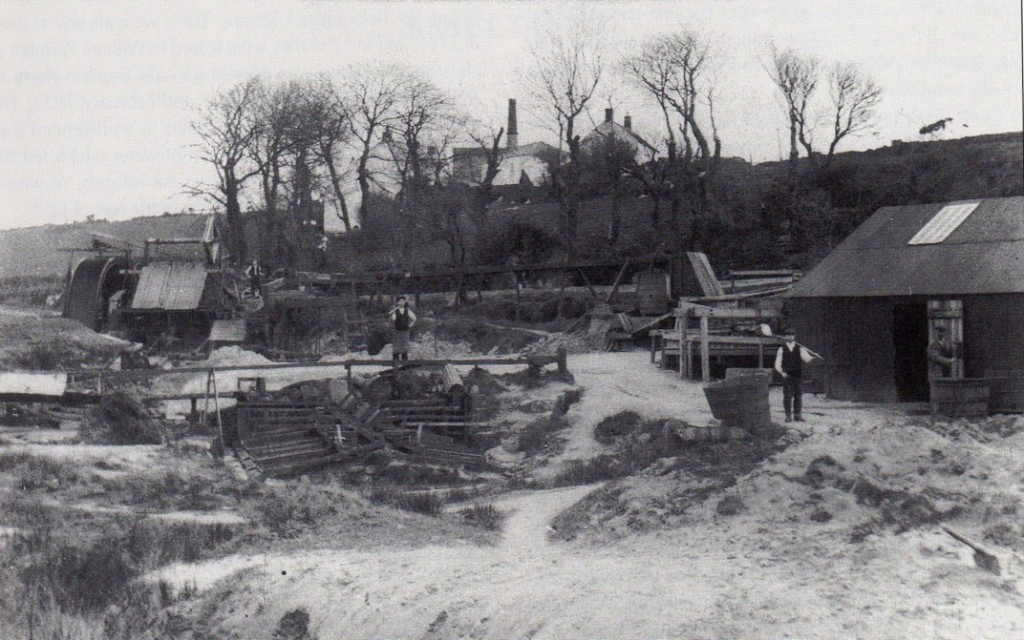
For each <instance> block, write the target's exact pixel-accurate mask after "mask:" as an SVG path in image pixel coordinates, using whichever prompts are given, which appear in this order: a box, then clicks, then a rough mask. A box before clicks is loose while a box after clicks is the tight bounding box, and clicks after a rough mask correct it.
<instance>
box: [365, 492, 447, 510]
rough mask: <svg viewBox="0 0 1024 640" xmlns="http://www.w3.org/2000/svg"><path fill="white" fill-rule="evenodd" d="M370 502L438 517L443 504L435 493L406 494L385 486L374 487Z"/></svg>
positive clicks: (442, 499)
mask: <svg viewBox="0 0 1024 640" xmlns="http://www.w3.org/2000/svg"><path fill="white" fill-rule="evenodd" d="M370 501H371V502H375V503H377V504H384V505H387V506H389V507H394V508H395V509H401V510H403V511H412V512H414V513H422V514H423V515H428V516H437V515H440V514H441V511H442V510H443V509H444V502H445V501H444V498H443V497H441V496H439V495H437V494H436V493H430V492H415V493H407V492H402V491H397V490H396V489H394V488H393V487H387V486H380V487H375V488H374V490H373V492H372V493H371V494H370Z"/></svg>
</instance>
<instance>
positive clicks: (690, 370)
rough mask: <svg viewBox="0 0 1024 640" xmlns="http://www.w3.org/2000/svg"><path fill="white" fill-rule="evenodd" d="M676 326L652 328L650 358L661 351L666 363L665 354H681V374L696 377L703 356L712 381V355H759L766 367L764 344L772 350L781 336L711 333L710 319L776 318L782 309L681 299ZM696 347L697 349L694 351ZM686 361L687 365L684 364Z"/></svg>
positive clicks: (704, 368) (702, 365)
mask: <svg viewBox="0 0 1024 640" xmlns="http://www.w3.org/2000/svg"><path fill="white" fill-rule="evenodd" d="M674 315H675V317H676V326H675V327H674V328H672V329H655V330H652V331H650V337H651V362H652V363H653V362H656V361H657V355H658V353H659V352H660V354H661V366H662V367H663V368H664V367H665V366H666V359H665V356H666V355H668V356H676V357H678V358H679V376H680V377H683V375H684V374H685V375H686V376H687V377H688V378H690V379H691V380H692V379H693V377H694V364H695V361H696V358H697V357H699V358H700V369H701V379H702V381H703V382H710V381H711V357H712V356H716V357H723V356H753V355H756V356H757V361H758V366H759V367H764V358H765V347H768V348H769V350H771V349H772V348H774V347H778V346H779V344H780V339H779V338H778V337H776V336H759V335H734V334H729V333H724V334H723V333H712V328H711V321H712V320H713V319H714V320H724V321H731V322H735V321H746V322H753V321H757V320H767V321H771V320H777V319H779V318H781V317H782V313H781V312H779V311H776V310H774V309H739V308H722V307H708V306H704V305H698V304H693V303H688V302H682V303H680V307H679V308H678V309H676V310H675V312H674ZM691 319H698V321H699V328H698V329H692V328H690V327H689V324H690V320H691ZM695 349H697V350H698V351H697V352H696V353H695ZM684 364H685V368H684Z"/></svg>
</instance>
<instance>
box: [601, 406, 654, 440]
mask: <svg viewBox="0 0 1024 640" xmlns="http://www.w3.org/2000/svg"><path fill="white" fill-rule="evenodd" d="M642 421H643V418H641V417H640V416H639V415H638V414H636V413H634V412H632V411H623V412H622V413H617V414H615V415H613V416H609V417H607V418H605V419H604V420H602V421H601V422H599V423H598V424H597V426H596V427H594V438H595V439H596V440H597V441H598V442H600V443H601V444H613V443H614V442H615V441H616V440H617V439H618V438H621V437H622V436H626V435H629V434H631V433H633V432H634V431H636V429H637V427H639V426H640V423H641V422H642Z"/></svg>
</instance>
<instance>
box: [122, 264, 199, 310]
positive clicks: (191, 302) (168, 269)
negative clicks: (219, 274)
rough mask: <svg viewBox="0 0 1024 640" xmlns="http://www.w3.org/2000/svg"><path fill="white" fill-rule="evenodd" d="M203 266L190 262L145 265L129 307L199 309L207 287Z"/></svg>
mask: <svg viewBox="0 0 1024 640" xmlns="http://www.w3.org/2000/svg"><path fill="white" fill-rule="evenodd" d="M206 273H207V271H206V267H205V266H204V265H202V264H196V263H193V262H157V263H154V264H150V265H146V266H145V267H143V268H142V273H141V274H139V284H138V285H137V286H136V288H135V295H134V296H133V297H132V309H166V310H169V311H187V310H193V309H198V308H199V304H200V302H201V301H202V299H203V290H204V289H205V288H206Z"/></svg>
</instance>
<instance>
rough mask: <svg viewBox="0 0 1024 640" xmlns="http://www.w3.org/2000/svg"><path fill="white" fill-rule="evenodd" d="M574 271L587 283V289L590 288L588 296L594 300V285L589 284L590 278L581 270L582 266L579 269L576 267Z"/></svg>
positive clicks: (595, 297) (595, 293)
mask: <svg viewBox="0 0 1024 640" xmlns="http://www.w3.org/2000/svg"><path fill="white" fill-rule="evenodd" d="M576 273H578V274H580V277H581V278H583V284H585V285H587V289H589V290H590V297H592V298H593V299H594V300H597V291H595V290H594V285H592V284H590V278H588V277H587V274H586V273H585V272H584V271H583V268H582V267H580V268H579V269H576Z"/></svg>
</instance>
